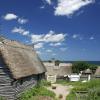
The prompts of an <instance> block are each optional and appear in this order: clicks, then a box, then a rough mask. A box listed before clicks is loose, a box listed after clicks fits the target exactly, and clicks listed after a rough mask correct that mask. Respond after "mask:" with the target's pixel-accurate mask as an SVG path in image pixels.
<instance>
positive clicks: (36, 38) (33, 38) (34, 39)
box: [31, 34, 44, 43]
mask: <svg viewBox="0 0 100 100" xmlns="http://www.w3.org/2000/svg"><path fill="white" fill-rule="evenodd" d="M43 37H44V35H42V34H39V35H36V34H33V35H31V41H32V43H36V42H40V41H41V42H42V41H43Z"/></svg>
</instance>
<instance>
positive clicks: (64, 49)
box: [60, 47, 68, 51]
mask: <svg viewBox="0 0 100 100" xmlns="http://www.w3.org/2000/svg"><path fill="white" fill-rule="evenodd" d="M67 49H68V48H64V47H63V48H60V50H61V51H66V50H67Z"/></svg>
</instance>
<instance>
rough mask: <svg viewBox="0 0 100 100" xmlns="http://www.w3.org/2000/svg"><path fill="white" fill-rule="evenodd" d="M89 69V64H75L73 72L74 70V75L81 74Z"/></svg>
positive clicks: (81, 62) (82, 62)
mask: <svg viewBox="0 0 100 100" xmlns="http://www.w3.org/2000/svg"><path fill="white" fill-rule="evenodd" d="M89 67H90V65H89V64H88V63H87V62H84V61H79V62H74V63H73V65H72V70H73V73H79V72H80V71H83V70H85V69H87V68H89Z"/></svg>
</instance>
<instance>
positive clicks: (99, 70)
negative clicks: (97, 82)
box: [95, 66, 100, 78]
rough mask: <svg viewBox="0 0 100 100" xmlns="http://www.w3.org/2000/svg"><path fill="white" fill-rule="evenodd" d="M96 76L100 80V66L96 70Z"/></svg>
mask: <svg viewBox="0 0 100 100" xmlns="http://www.w3.org/2000/svg"><path fill="white" fill-rule="evenodd" d="M95 76H96V77H97V78H100V66H98V68H97V69H96V72H95Z"/></svg>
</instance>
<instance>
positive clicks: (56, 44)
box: [50, 42, 61, 46]
mask: <svg viewBox="0 0 100 100" xmlns="http://www.w3.org/2000/svg"><path fill="white" fill-rule="evenodd" d="M60 45H61V43H59V42H58V43H50V46H60Z"/></svg>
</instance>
